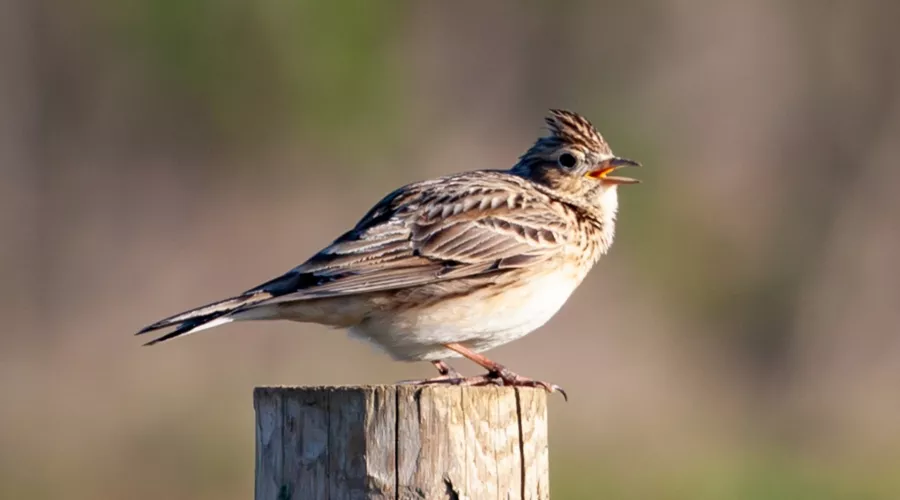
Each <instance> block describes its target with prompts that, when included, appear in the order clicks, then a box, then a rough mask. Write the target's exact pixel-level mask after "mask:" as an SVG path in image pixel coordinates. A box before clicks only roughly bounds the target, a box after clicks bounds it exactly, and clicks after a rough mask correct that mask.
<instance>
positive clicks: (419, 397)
mask: <svg viewBox="0 0 900 500" xmlns="http://www.w3.org/2000/svg"><path fill="white" fill-rule="evenodd" d="M546 405H547V399H546V394H545V393H544V392H543V391H541V390H535V389H514V388H508V387H448V386H432V387H414V386H403V385H401V386H363V387H308V388H302V387H301V388H257V389H256V391H255V392H254V407H255V409H256V499H257V500H269V499H272V500H282V499H304V500H306V499H308V500H324V499H329V500H330V499H335V500H337V499H379V500H388V499H404V500H406V499H410V500H411V499H429V500H430V499H441V500H443V499H447V500H457V499H458V500H480V499H489V500H493V499H498V500H499V499H503V500H507V499H517V498H522V499H529V500H546V499H549V498H550V495H549V481H548V469H549V466H548V449H547V406H546Z"/></svg>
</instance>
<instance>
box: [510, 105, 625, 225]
mask: <svg viewBox="0 0 900 500" xmlns="http://www.w3.org/2000/svg"><path fill="white" fill-rule="evenodd" d="M544 120H545V121H546V122H547V126H548V127H549V130H550V134H549V135H547V136H545V137H541V138H540V139H538V140H537V142H535V143H534V145H533V146H532V147H531V148H530V149H529V150H528V151H526V152H525V154H523V155H522V156H521V157H520V158H519V162H518V163H517V164H516V166H515V167H513V169H512V171H513V172H514V173H516V174H518V175H522V176H524V177H527V178H529V179H531V180H533V181H535V182H538V183H540V184H543V185H545V186H547V187H549V188H551V189H553V190H554V191H556V192H558V193H561V194H564V195H566V196H568V197H571V198H574V199H577V200H579V201H582V202H587V203H588V204H590V205H592V206H595V207H597V208H599V209H600V210H604V209H608V210H609V211H611V212H612V213H615V211H616V208H617V207H618V199H617V195H616V188H617V187H618V186H619V185H621V184H637V183H638V182H640V181H638V180H637V179H632V178H630V177H620V176H617V175H613V174H614V173H615V172H616V171H617V170H618V169H620V168H622V167H629V166H630V167H637V166H640V163H638V162H636V161H633V160H629V159H626V158H620V157H617V156H615V155H614V154H613V153H612V150H611V149H610V148H609V144H607V143H606V141H605V140H603V137H602V136H601V135H600V133H599V132H597V129H595V128H594V126H593V125H591V122H589V121H588V120H587V119H586V118H584V117H583V116H581V115H579V114H577V113H573V112H571V111H565V110H559V109H553V110H550V114H549V115H547V117H546V118H545V119H544Z"/></svg>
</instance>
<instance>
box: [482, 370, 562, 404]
mask: <svg viewBox="0 0 900 500" xmlns="http://www.w3.org/2000/svg"><path fill="white" fill-rule="evenodd" d="M482 377H484V378H486V379H488V380H491V381H494V382H493V383H496V384H498V385H503V386H510V387H536V388H540V389H543V390H545V391H547V392H549V393H551V394H552V393H554V392H558V393H560V394H562V397H563V399H565V400H566V401H568V400H569V395H568V394H566V391H565V390H563V388H562V387H560V386H558V385H556V384H551V383H549V382H543V381H541V380H534V379H531V378H528V377H523V376H522V375H519V374H517V373H513V372H511V371H510V370H509V369H507V368H506V367H504V366H500V365H498V366H497V367H496V368H495V369H493V370H491V371H489V372H487V374H486V375H482Z"/></svg>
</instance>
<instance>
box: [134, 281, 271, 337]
mask: <svg viewBox="0 0 900 500" xmlns="http://www.w3.org/2000/svg"><path fill="white" fill-rule="evenodd" d="M270 298H272V294H271V293H268V292H263V291H257V292H250V293H247V294H245V295H239V296H237V297H231V298H228V299H225V300H220V301H218V302H213V303H212V304H207V305H205V306H201V307H197V308H195V309H191V310H190V311H185V312H183V313H179V314H176V315H174V316H170V317H168V318H165V319H162V320H159V321H157V322H156V323H153V324H152V325H149V326H147V327H144V328H143V329H141V331H139V332H137V333H136V334H135V335H143V334H145V333H148V332H152V331H155V330H160V329H163V328H166V327H170V326H176V328H175V330H172V331H171V332H169V333H167V334H165V335H163V336H162V337H159V338H157V339H154V340H151V341H150V342H147V343H146V344H144V345H147V346H150V345H153V344H157V343H159V342H164V341H166V340H170V339H174V338H176V337H180V336H182V335H187V334H189V333H194V332H198V331H200V330H205V329H207V328H212V327H215V326H219V325H223V324H225V323H229V322H231V321H232V320H231V318H229V316H230V315H231V314H233V313H235V312H237V311H239V310H243V309H245V308H247V307H251V306H253V305H255V304H258V303H260V302H263V301H266V300H268V299H270Z"/></svg>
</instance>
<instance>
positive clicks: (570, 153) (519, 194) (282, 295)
mask: <svg viewBox="0 0 900 500" xmlns="http://www.w3.org/2000/svg"><path fill="white" fill-rule="evenodd" d="M546 121H547V124H548V126H549V129H550V134H549V135H548V136H546V137H543V138H541V139H539V140H538V141H537V142H536V143H535V144H534V146H532V147H531V148H530V149H529V150H528V151H527V152H526V153H525V154H523V155H522V156H521V157H520V159H519V162H518V163H517V164H516V165H515V166H514V167H513V168H512V169H510V170H484V171H475V172H466V173H461V174H455V175H450V176H446V177H442V178H438V179H433V180H427V181H422V182H417V183H413V184H410V185H407V186H404V187H402V188H400V189H398V190H396V191H394V192H393V193H391V194H389V195H388V196H386V197H385V198H384V199H383V200H381V201H380V202H379V203H378V204H377V205H375V207H373V208H372V209H371V210H370V211H369V212H368V213H367V214H366V215H365V216H364V217H363V218H362V220H360V221H359V223H357V225H356V226H355V227H354V228H353V229H351V230H350V231H348V232H347V233H345V234H344V235H342V236H341V237H339V238H338V239H337V240H335V241H334V242H333V243H332V244H331V245H329V246H328V247H326V248H324V249H323V250H321V251H320V252H319V253H317V254H316V255H314V256H313V257H312V258H310V259H309V260H308V261H306V262H305V263H303V264H301V265H300V266H298V267H296V268H294V269H293V270H291V271H290V272H288V273H287V274H285V275H283V276H280V277H278V278H275V279H273V280H271V281H269V282H267V283H264V284H262V285H260V286H257V287H255V288H253V289H250V290H248V291H247V292H245V293H243V294H241V295H239V296H237V297H232V298H229V299H226V300H223V301H219V302H215V303H213V304H210V305H207V306H203V307H200V308H197V309H192V310H190V311H187V312H185V313H181V314H178V315H175V316H172V317H170V318H166V319H164V320H161V321H158V322H156V323H154V324H152V325H150V326H148V327H146V328H144V329H143V330H141V331H140V332H139V334H141V333H146V332H149V331H153V330H157V329H161V328H165V327H169V326H175V327H176V328H175V330H174V331H172V332H171V333H168V334H166V335H163V336H162V337H160V338H158V339H156V340H153V341H151V342H149V343H148V344H151V345H152V344H154V343H157V342H160V341H163V340H168V339H171V338H174V337H177V336H181V335H186V334H188V333H193V332H196V331H199V330H203V329H206V328H210V327H213V326H218V325H220V324H224V323H228V322H231V321H234V320H262V319H289V320H294V321H304V322H315V323H322V324H326V325H332V326H338V327H344V328H349V329H350V331H351V333H352V334H353V335H354V336H358V337H361V338H364V339H366V340H369V341H371V342H374V343H375V344H376V345H378V346H380V347H381V348H383V349H384V350H385V351H387V352H388V353H389V354H391V355H392V356H393V357H394V358H396V359H399V360H405V361H412V360H429V361H432V362H433V363H435V366H437V367H438V369H439V370H440V371H441V374H442V375H441V377H438V378H436V379H430V380H428V381H420V382H423V383H426V382H427V383H438V382H446V383H506V384H515V385H531V386H535V385H536V386H541V387H544V388H546V389H548V390H553V389H556V388H557V387H556V386H552V385H550V384H546V383H543V382H538V381H533V380H530V379H527V378H524V377H520V376H518V375H515V374H513V373H512V372H509V371H508V370H506V369H505V368H503V367H502V366H501V365H498V364H496V363H493V362H491V361H490V360H487V358H484V357H483V356H481V355H479V354H477V353H478V352H481V351H484V350H487V349H490V348H492V347H495V346H497V345H501V344H504V343H506V342H509V341H511V340H514V339H516V338H519V337H521V336H523V335H525V334H527V333H529V332H531V331H532V330H534V329H536V328H537V327H539V326H541V325H542V324H543V323H544V322H546V321H547V320H548V319H550V317H552V316H553V314H555V313H556V311H557V310H558V309H559V308H560V307H561V306H562V304H563V303H564V302H565V301H566V299H567V298H568V296H569V294H570V293H571V292H572V291H573V290H574V289H575V288H576V287H577V286H578V284H580V283H581V281H582V279H583V278H584V277H585V275H586V274H587V272H588V271H589V270H590V268H591V267H592V266H593V264H594V263H595V262H596V261H597V259H599V258H600V256H601V255H602V254H604V253H605V252H606V251H607V250H608V249H609V246H610V245H611V244H612V241H613V236H614V234H615V216H616V211H617V208H618V198H617V190H616V188H617V186H618V185H619V184H630V183H633V182H636V181H634V180H632V179H629V178H624V177H614V176H611V175H609V174H610V173H611V172H612V171H614V170H616V169H617V168H619V167H621V166H626V165H636V163H635V162H632V161H631V160H625V159H622V158H617V157H614V156H613V155H612V152H611V150H610V148H609V146H608V145H607V143H606V142H605V141H604V140H603V138H602V137H601V136H600V134H599V133H597V131H596V130H595V129H594V127H593V126H592V125H591V124H590V122H588V121H587V120H585V119H584V118H582V117H581V116H579V115H577V114H575V113H572V112H569V111H561V110H553V111H551V113H550V115H549V116H548V117H547V119H546ZM458 356H465V357H468V358H469V359H472V360H473V361H475V362H477V363H479V364H481V365H482V366H484V367H485V368H487V369H488V374H487V375H485V376H483V377H476V378H471V379H462V378H459V377H458V375H457V374H455V372H452V369H450V368H449V367H448V366H447V365H446V364H445V363H443V361H442V360H443V359H446V358H450V357H458Z"/></svg>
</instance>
